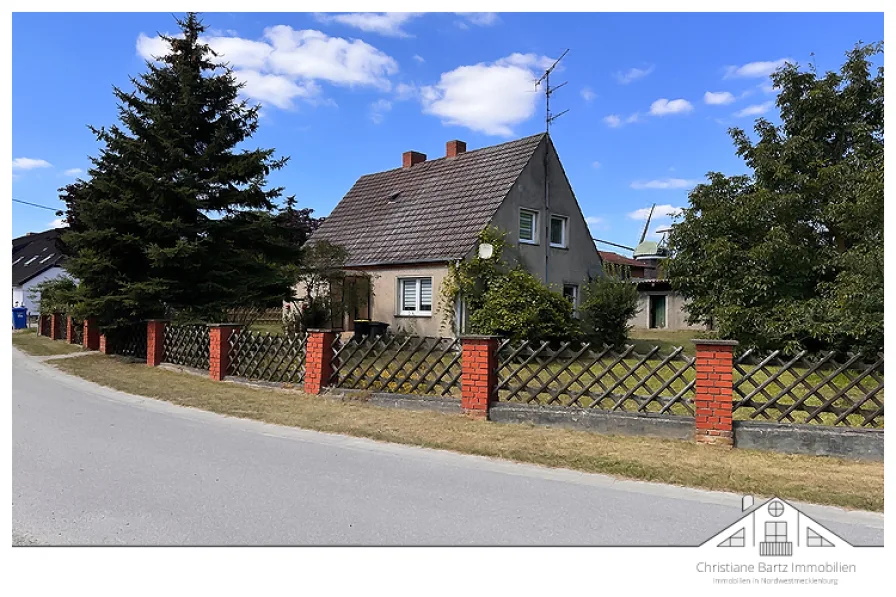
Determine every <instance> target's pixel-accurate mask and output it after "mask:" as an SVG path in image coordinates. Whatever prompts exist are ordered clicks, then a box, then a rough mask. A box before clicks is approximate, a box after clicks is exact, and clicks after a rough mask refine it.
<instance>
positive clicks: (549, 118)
mask: <svg viewBox="0 0 896 597" xmlns="http://www.w3.org/2000/svg"><path fill="white" fill-rule="evenodd" d="M568 53H569V49H568V48H567V49H566V50H565V51H564V52H563V53H562V54H561V55H560V58H557V60H555V61H554V64H552V65H551V66H550V67H549V68H548V69H547V70H545V71H544V74H543V75H541V78H540V79H538V80H537V81H535V88H536V89H538V86H539V85H541V84H542V83H544V130H545V133H546V134H547V136H548V138H549V139H550V132H551V123H552V122H554V121H555V120H556V119H558V118H560V117H561V116H563V115H564V114H566V113H567V112H569V110H563V111H562V112H560V113H559V114H551V95H552V94H553V93H554V92H555V91H557V90H558V89H560V88H561V87H563V86H564V85H566V83H567V82H568V81H564V82H563V83H560V84H559V85H557V86H556V87H551V72H553V70H554V69H555V68H557V65H558V64H559V63H560V61H561V60H563V57H564V56H566V54H568ZM548 153H549V152H548V145H545V150H544V213H545V218H544V220H545V221H544V224H543V226H542V227H543V229H544V283H545V284H546V285H547V284H548V273H549V272H550V259H551V186H550V169H549V168H548Z"/></svg>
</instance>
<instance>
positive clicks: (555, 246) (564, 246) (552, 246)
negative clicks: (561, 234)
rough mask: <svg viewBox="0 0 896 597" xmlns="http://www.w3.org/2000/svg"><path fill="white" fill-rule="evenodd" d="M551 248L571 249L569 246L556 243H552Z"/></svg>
mask: <svg viewBox="0 0 896 597" xmlns="http://www.w3.org/2000/svg"><path fill="white" fill-rule="evenodd" d="M551 248H552V249H563V250H564V251H568V250H569V247H567V246H566V245H555V244H554V243H551Z"/></svg>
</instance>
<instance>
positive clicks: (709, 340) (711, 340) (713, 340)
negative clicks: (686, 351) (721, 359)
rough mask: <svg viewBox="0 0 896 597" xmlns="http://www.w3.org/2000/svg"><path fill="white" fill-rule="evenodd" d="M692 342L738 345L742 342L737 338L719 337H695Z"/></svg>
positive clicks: (713, 344)
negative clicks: (720, 338)
mask: <svg viewBox="0 0 896 597" xmlns="http://www.w3.org/2000/svg"><path fill="white" fill-rule="evenodd" d="M691 342H693V343H694V344H708V345H710V346H737V345H738V344H740V342H738V341H737V340H719V339H718V338H693V339H692V340H691Z"/></svg>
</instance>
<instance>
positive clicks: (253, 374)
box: [227, 329, 308, 384]
mask: <svg viewBox="0 0 896 597" xmlns="http://www.w3.org/2000/svg"><path fill="white" fill-rule="evenodd" d="M307 341H308V334H306V333H301V334H270V333H260V332H253V331H249V330H245V329H243V330H239V331H237V332H234V333H233V334H231V335H230V345H229V351H230V359H229V360H230V367H229V369H228V372H227V374H228V375H235V376H237V377H244V378H247V379H253V380H263V381H275V382H281V383H291V384H297V383H302V381H304V379H305V345H306V343H307Z"/></svg>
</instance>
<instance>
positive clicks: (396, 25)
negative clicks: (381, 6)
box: [314, 12, 423, 37]
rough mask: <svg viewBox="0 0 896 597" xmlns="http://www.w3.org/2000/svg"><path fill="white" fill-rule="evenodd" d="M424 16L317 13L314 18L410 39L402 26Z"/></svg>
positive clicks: (417, 14)
mask: <svg viewBox="0 0 896 597" xmlns="http://www.w3.org/2000/svg"><path fill="white" fill-rule="evenodd" d="M422 14H423V13H419V12H350V13H343V14H326V13H316V14H315V15H314V18H315V19H317V20H318V21H320V22H321V23H340V24H342V25H347V26H349V27H354V28H355V29H360V30H361V31H367V32H369V33H378V34H380V35H385V36H388V37H410V36H411V34H410V33H408V32H407V31H405V30H404V29H402V26H403V25H404V24H406V23H407V22H409V21H411V20H412V19H415V18H417V17H419V16H422Z"/></svg>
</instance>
